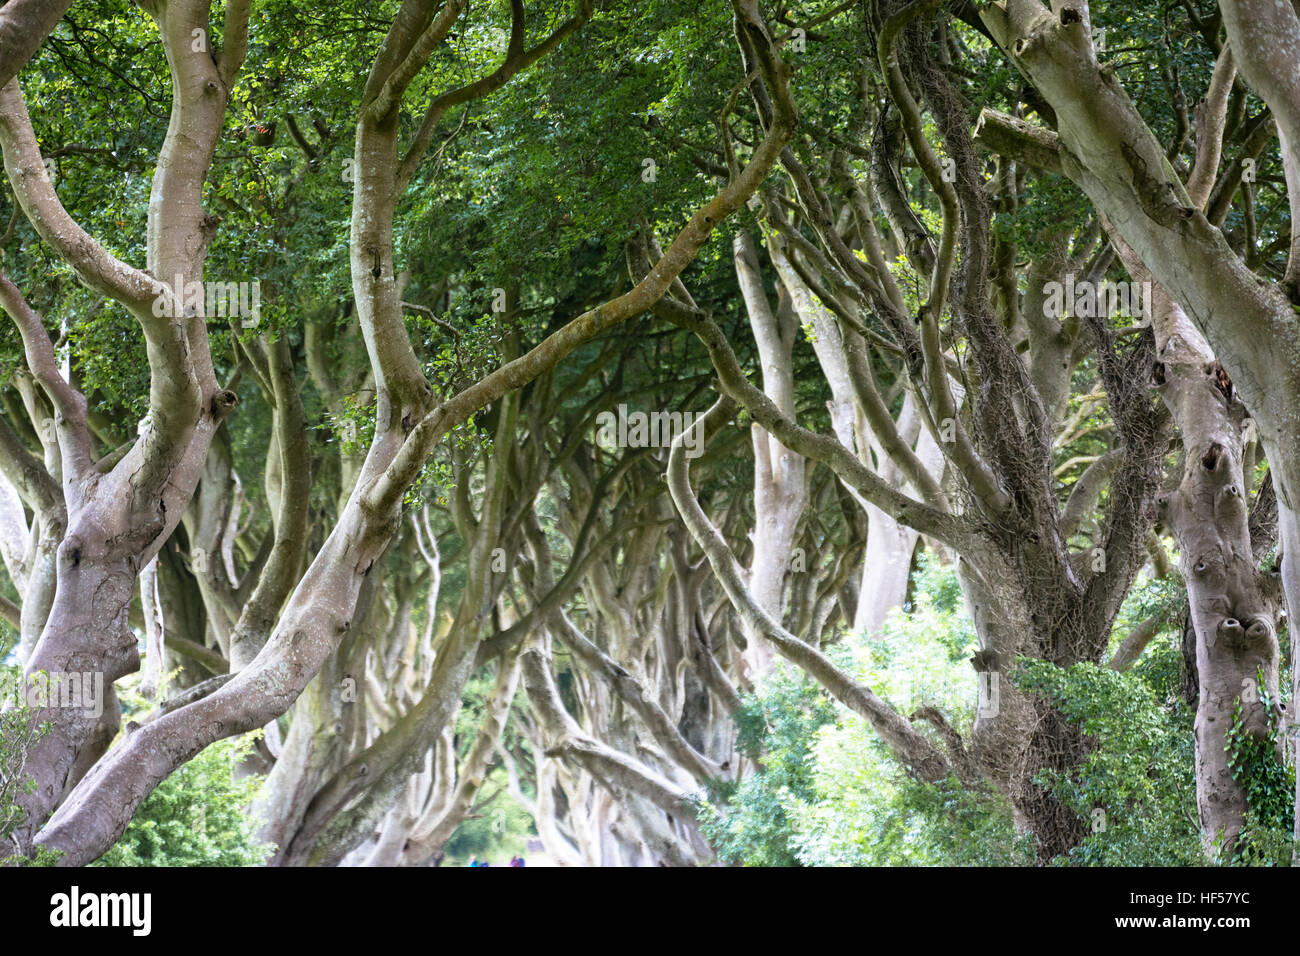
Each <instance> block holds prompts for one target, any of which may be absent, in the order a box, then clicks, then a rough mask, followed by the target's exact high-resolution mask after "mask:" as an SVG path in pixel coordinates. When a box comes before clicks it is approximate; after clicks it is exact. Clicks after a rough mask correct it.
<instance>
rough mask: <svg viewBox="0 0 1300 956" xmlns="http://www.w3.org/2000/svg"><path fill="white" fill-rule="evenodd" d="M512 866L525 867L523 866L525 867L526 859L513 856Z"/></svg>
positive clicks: (511, 859)
mask: <svg viewBox="0 0 1300 956" xmlns="http://www.w3.org/2000/svg"><path fill="white" fill-rule="evenodd" d="M510 865H511V866H523V865H524V858H523V857H522V856H512V857H511V858H510Z"/></svg>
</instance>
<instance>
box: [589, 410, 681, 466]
mask: <svg viewBox="0 0 1300 956" xmlns="http://www.w3.org/2000/svg"><path fill="white" fill-rule="evenodd" d="M697 417H698V416H696V414H695V413H694V412H629V411H628V410H627V406H626V405H620V406H618V412H617V413H615V412H610V411H604V412H601V413H600V414H599V415H597V416H596V425H597V426H598V427H599V429H600V431H599V432H597V434H596V441H597V442H598V443H600V444H601V445H602V446H603V447H605V448H667V447H668V446H670V445H671V444H672V443H673V440H674V439H676V438H677V436H679V435H681V434H683V432H684V433H685V437H684V438H683V439H682V448H683V449H684V450H685V452H686V457H687V458H698V457H700V455H702V454H704V432H703V430H702V429H699V428H695V427H694V425H695V420H696V418H697Z"/></svg>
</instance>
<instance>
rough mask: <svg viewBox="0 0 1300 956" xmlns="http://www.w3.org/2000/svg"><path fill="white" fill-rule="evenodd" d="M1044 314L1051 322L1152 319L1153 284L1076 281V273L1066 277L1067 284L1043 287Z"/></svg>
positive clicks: (1056, 283) (1050, 283) (1067, 274)
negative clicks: (1118, 317)
mask: <svg viewBox="0 0 1300 956" xmlns="http://www.w3.org/2000/svg"><path fill="white" fill-rule="evenodd" d="M1043 294H1044V295H1046V296H1047V298H1046V299H1045V300H1044V301H1043V313H1044V314H1045V315H1046V316H1048V318H1052V319H1059V318H1061V317H1062V316H1064V315H1066V314H1067V313H1068V314H1070V315H1073V316H1076V317H1078V318H1080V319H1104V318H1109V317H1110V316H1112V315H1131V316H1133V317H1135V318H1143V319H1146V318H1150V317H1151V283H1150V282H1110V281H1108V280H1103V281H1102V282H1090V281H1089V280H1087V279H1083V280H1082V281H1080V282H1075V281H1074V273H1072V272H1070V273H1066V276H1065V282H1063V283H1062V282H1047V283H1044V285H1043Z"/></svg>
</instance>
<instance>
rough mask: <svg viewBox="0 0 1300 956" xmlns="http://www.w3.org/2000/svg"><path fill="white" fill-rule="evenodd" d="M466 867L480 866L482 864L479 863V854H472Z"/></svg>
mask: <svg viewBox="0 0 1300 956" xmlns="http://www.w3.org/2000/svg"><path fill="white" fill-rule="evenodd" d="M465 865H466V866H479V865H480V863H479V861H478V854H477V853H471V854H470V857H469V862H468V863H466V864H465Z"/></svg>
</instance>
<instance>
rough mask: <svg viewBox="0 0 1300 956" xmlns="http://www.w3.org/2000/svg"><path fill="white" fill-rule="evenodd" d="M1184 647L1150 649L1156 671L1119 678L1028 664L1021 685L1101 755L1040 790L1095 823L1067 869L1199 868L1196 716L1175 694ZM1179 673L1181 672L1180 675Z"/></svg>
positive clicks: (1045, 778)
mask: <svg viewBox="0 0 1300 956" xmlns="http://www.w3.org/2000/svg"><path fill="white" fill-rule="evenodd" d="M1178 654H1179V650H1178V647H1177V646H1176V645H1175V644H1174V643H1173V642H1172V641H1170V640H1167V639H1162V640H1160V641H1158V642H1156V643H1154V644H1153V645H1152V646H1150V647H1149V648H1148V651H1147V655H1148V656H1149V657H1152V658H1155V659H1156V663H1155V664H1154V666H1149V667H1145V668H1144V667H1140V666H1135V667H1134V668H1132V669H1131V670H1129V671H1126V672H1118V671H1114V670H1111V669H1110V668H1107V667H1099V666H1097V665H1095V664H1091V663H1080V664H1075V665H1073V666H1072V667H1069V668H1060V667H1057V666H1055V665H1053V664H1050V663H1048V662H1047V661H1040V660H1027V659H1023V658H1022V659H1021V660H1020V661H1019V662H1018V666H1017V668H1016V670H1015V671H1014V672H1013V673H1012V675H1011V677H1012V680H1013V681H1014V682H1015V683H1016V685H1017V686H1018V687H1020V689H1021V690H1024V691H1026V692H1030V693H1035V694H1038V695H1040V696H1042V697H1043V698H1044V699H1045V700H1047V701H1048V702H1049V703H1050V704H1051V705H1052V706H1053V707H1055V708H1056V709H1057V710H1059V711H1060V713H1061V714H1062V715H1063V716H1064V717H1065V719H1066V720H1067V721H1069V722H1070V723H1072V724H1075V725H1077V726H1079V727H1081V728H1082V729H1083V731H1084V733H1086V734H1087V735H1088V739H1089V741H1090V743H1091V744H1092V746H1093V749H1092V751H1091V752H1090V753H1089V754H1088V755H1087V757H1085V759H1084V760H1083V762H1082V763H1081V764H1080V765H1079V767H1078V768H1077V769H1076V770H1075V771H1074V772H1072V773H1070V774H1051V773H1047V772H1044V773H1042V774H1040V775H1039V779H1038V780H1037V781H1036V782H1037V783H1038V784H1039V785H1040V786H1042V787H1045V788H1047V789H1048V790H1050V791H1052V792H1053V793H1054V794H1055V795H1056V796H1057V797H1058V798H1059V799H1060V800H1061V801H1062V803H1064V804H1065V805H1066V806H1067V807H1070V808H1071V809H1072V810H1073V811H1074V812H1075V813H1077V814H1078V815H1079V816H1080V817H1081V818H1082V819H1084V820H1085V821H1087V822H1088V823H1089V824H1090V828H1091V831H1092V832H1091V834H1090V835H1089V836H1088V837H1086V838H1085V839H1084V840H1083V841H1082V842H1081V843H1080V844H1079V845H1078V846H1077V847H1075V848H1074V849H1073V850H1071V851H1070V854H1069V856H1068V858H1064V859H1059V858H1058V860H1057V861H1056V862H1058V863H1062V864H1075V865H1078V864H1083V865H1090V866H1190V865H1198V864H1203V863H1204V862H1205V860H1204V858H1203V856H1202V852H1201V848H1200V828H1199V823H1198V819H1197V811H1196V781H1195V778H1194V776H1193V763H1194V761H1193V748H1194V735H1193V732H1192V714H1191V713H1190V711H1189V710H1188V708H1187V706H1186V704H1185V703H1184V702H1183V701H1182V699H1181V698H1180V697H1179V696H1178V695H1177V692H1176V688H1175V687H1174V686H1170V683H1171V682H1170V679H1169V677H1170V673H1171V669H1170V668H1169V667H1168V666H1165V665H1167V663H1168V661H1167V660H1165V659H1167V658H1168V657H1170V656H1177V655H1178ZM1173 673H1176V669H1174V671H1173Z"/></svg>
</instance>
